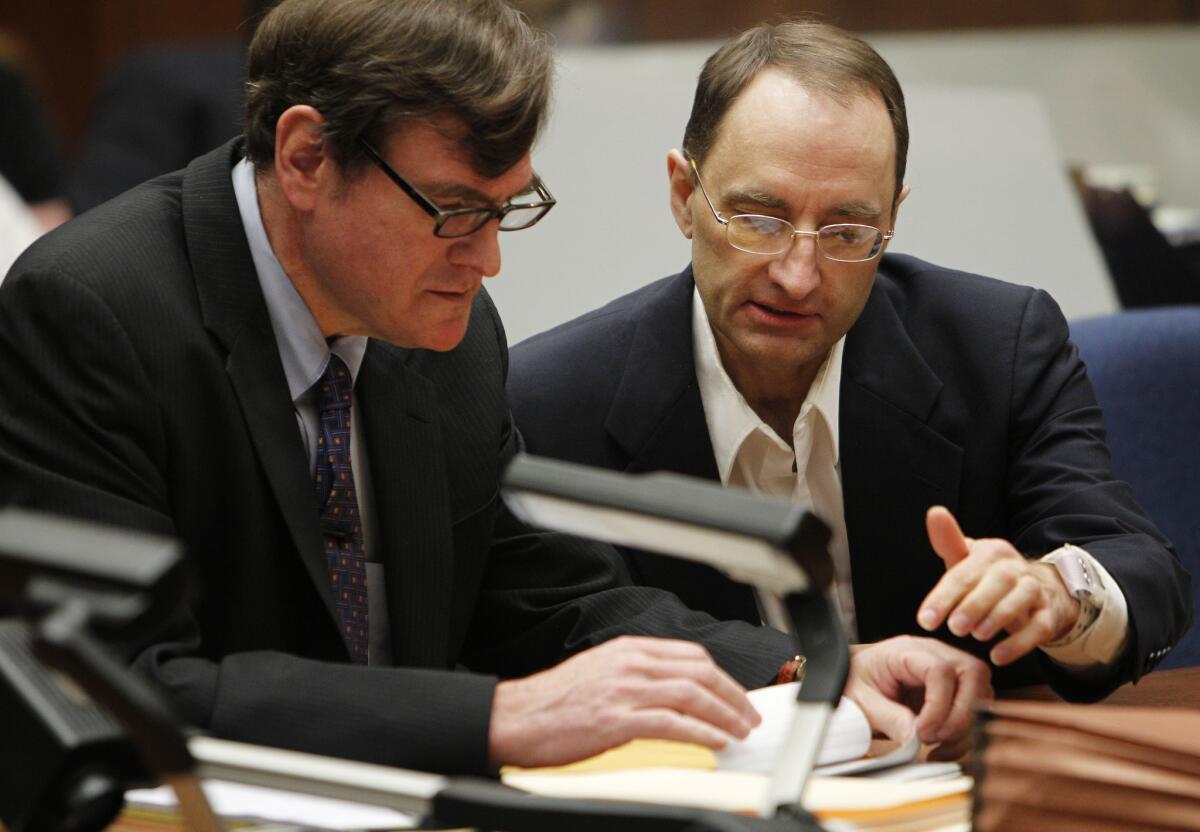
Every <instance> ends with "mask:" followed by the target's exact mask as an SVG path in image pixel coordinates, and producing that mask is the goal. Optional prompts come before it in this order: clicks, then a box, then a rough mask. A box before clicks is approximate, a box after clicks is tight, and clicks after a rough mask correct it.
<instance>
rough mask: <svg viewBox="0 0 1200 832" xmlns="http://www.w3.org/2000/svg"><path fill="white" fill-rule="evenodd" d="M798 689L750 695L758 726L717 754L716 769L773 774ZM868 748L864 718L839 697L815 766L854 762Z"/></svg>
mask: <svg viewBox="0 0 1200 832" xmlns="http://www.w3.org/2000/svg"><path fill="white" fill-rule="evenodd" d="M799 689H800V685H799V684H798V683H796V682H792V683H791V684H787V685H772V686H770V687H765V688H759V689H758V690H752V691H750V693H749V697H750V702H751V703H752V704H753V705H754V707H755V709H757V710H758V712H759V714H760V715H761V716H762V723H761V724H759V726H758V727H757V728H755V729H754V730H753V731H751V732H750V735H749V736H747V737H746V739H744V740H735V741H734V742H731V743H730V744H729V745H727V746H726V747H725V748H724V749H722V750H721V751H718V752H717V768H719V769H720V770H721V771H750V772H768V773H769V772H771V771H774V770H775V765H776V763H778V762H779V759H780V755H781V754H782V753H783V744H784V741H785V740H786V739H787V735H788V728H789V727H790V726H791V724H792V717H793V716H794V715H795V709H796V694H797V692H798V691H799ZM870 747H871V726H870V725H869V724H868V723H867V718H866V716H865V715H864V714H863V712H862V709H861V708H859V707H858V705H857V704H856V703H855V702H854V701H852V700H850V699H847V698H846V697H844V696H843V697H842V701H841V702H840V703H839V704H838V706H837V709H836V710H834V712H833V716H832V717H831V718H830V720H829V725H828V727H827V728H826V729H825V739H824V741H823V742H822V743H821V750H820V752H818V754H817V765H818V766H823V765H828V764H830V763H836V762H841V761H843V760H854V759H857V758H859V757H862V756H863V755H864V754H866V753H867V750H868V749H869V748H870Z"/></svg>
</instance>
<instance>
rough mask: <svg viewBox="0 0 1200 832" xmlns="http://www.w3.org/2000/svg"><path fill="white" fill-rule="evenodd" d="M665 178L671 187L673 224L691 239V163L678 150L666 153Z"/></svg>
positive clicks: (692, 187)
mask: <svg viewBox="0 0 1200 832" xmlns="http://www.w3.org/2000/svg"><path fill="white" fill-rule="evenodd" d="M667 179H668V181H669V182H670V189H671V214H672V215H673V216H674V217H675V224H676V225H678V226H679V230H680V231H682V232H683V236H685V237H687V238H688V239H689V240H690V239H692V208H691V196H692V192H693V191H694V190H695V186H694V185H693V184H692V182H693V180H692V165H691V163H690V162H688V160H687V158H686V157H684V155H683V154H682V153H680V152H679V151H678V150H672V151H671V152H669V153H668V154H667Z"/></svg>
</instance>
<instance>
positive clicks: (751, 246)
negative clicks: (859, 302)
mask: <svg viewBox="0 0 1200 832" xmlns="http://www.w3.org/2000/svg"><path fill="white" fill-rule="evenodd" d="M691 163H692V171H693V172H694V173H695V174H696V182H697V183H699V185H700V193H702V194H704V201H705V202H707V203H708V207H709V208H710V209H711V210H712V213H713V216H714V217H716V219H717V222H719V223H720V224H721V225H723V226H725V239H726V240H727V241H728V243H729V245H731V246H733V247H734V248H736V249H737V250H738V251H745V252H748V253H750V254H768V255H769V254H782V253H783V252H785V251H787V250H788V249H789V248H791V247H792V241H793V240H795V238H796V237H812V238H814V239H815V240H816V242H817V250H818V251H819V252H821V255H822V256H823V257H825V258H827V259H829V260H835V261H837V262H838V263H861V262H863V261H865V260H873V259H874V258H875V257H878V256H879V252H880V251H882V250H883V243H884V241H885V240H890V239H892V236H893V235H894V234H895V232H894V231H892V230H888V231H886V232H884V231H880V230H879V229H878V228H876V227H875V226H873V225H860V224H859V223H852V222H841V223H834V224H832V225H823V226H821V227H820V228H818V229H817V230H816V231H801V230H799V229H798V228H796V226H794V225H792V224H791V223H790V222H788V221H787V220H785V219H780V218H779V217H769V216H767V215H765V214H735V215H734V216H732V217H729V218H726V217H722V216H721V212H720V211H718V210H717V206H715V205H713V201H712V200H711V199H709V197H708V191H706V190H705V189H704V182H703V181H701V179H700V169H699V168H698V167H696V160H695V159H692V160H691Z"/></svg>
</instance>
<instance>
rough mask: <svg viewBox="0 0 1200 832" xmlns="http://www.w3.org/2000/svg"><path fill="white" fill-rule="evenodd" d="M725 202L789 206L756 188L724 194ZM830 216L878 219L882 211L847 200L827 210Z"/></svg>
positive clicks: (780, 208) (778, 208)
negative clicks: (847, 201)
mask: <svg viewBox="0 0 1200 832" xmlns="http://www.w3.org/2000/svg"><path fill="white" fill-rule="evenodd" d="M725 204H726V205H730V206H736V205H745V206H754V207H758V208H762V209H765V210H771V211H787V210H789V209H790V208H791V206H790V205H789V204H788V202H787V201H786V200H783V199H780V198H779V197H777V196H775V195H774V194H770V193H767V192H766V191H757V190H751V189H746V190H734V191H730V192H729V193H728V194H726V195H725ZM828 213H829V215H830V216H836V217H851V218H853V219H859V220H873V219H878V218H879V216H880V215H881V214H882V212H881V211H880V210H879V209H878V208H876V207H875V206H874V205H871V204H869V203H866V202H849V203H845V204H842V205H835V206H834V207H833V209H832V210H830V211H829V212H828Z"/></svg>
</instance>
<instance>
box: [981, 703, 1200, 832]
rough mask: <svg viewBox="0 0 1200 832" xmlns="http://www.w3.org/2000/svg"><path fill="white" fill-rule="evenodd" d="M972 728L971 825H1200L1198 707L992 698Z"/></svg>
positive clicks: (1064, 830)
mask: <svg viewBox="0 0 1200 832" xmlns="http://www.w3.org/2000/svg"><path fill="white" fill-rule="evenodd" d="M977 732H978V734H977V739H978V744H977V749H978V754H977V758H976V764H977V771H976V808H975V825H974V829H975V830H976V832H991V830H1005V832H1019V830H1025V829H1054V830H1056V832H1074V831H1075V830H1079V832H1084V830H1086V832H1108V831H1109V830H1127V829H1139V830H1200V711H1195V710H1184V709H1169V708H1135V707H1122V706H1116V705H1109V706H1103V705H1067V704H1063V703H1043V702H997V703H995V704H994V705H992V706H991V707H990V708H989V710H988V713H986V714H984V715H983V716H982V718H981V719H980V721H979V723H978V726H977Z"/></svg>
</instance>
